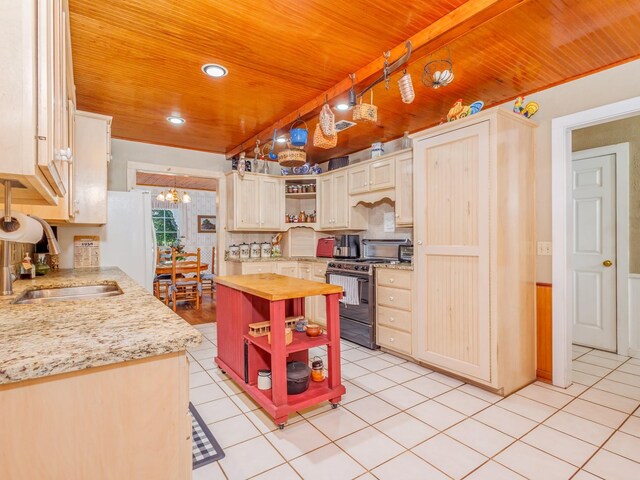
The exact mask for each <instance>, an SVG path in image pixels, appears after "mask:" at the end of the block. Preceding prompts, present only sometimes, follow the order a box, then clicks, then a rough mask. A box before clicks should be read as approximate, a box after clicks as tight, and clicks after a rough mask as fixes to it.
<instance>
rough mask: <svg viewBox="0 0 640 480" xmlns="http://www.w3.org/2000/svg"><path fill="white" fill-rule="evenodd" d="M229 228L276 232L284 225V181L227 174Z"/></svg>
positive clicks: (254, 175)
mask: <svg viewBox="0 0 640 480" xmlns="http://www.w3.org/2000/svg"><path fill="white" fill-rule="evenodd" d="M227 186H228V192H229V197H228V198H229V201H228V202H227V206H228V229H229V231H232V232H233V231H236V232H239V231H259V230H269V231H279V230H282V229H283V225H284V180H283V179H282V178H279V177H275V176H270V175H261V174H255V173H245V174H244V175H243V176H240V174H238V172H231V173H229V174H228V175H227Z"/></svg>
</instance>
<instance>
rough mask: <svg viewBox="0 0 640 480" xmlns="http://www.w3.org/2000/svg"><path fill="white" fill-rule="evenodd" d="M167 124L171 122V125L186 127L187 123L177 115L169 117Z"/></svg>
mask: <svg viewBox="0 0 640 480" xmlns="http://www.w3.org/2000/svg"><path fill="white" fill-rule="evenodd" d="M167 122H169V123H170V124H171V125H184V124H185V123H187V121H186V120H185V119H184V118H182V117H178V116H177V115H170V116H168V117H167Z"/></svg>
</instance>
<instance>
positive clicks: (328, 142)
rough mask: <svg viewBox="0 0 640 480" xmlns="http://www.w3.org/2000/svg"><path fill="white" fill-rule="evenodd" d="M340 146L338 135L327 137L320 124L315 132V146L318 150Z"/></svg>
mask: <svg viewBox="0 0 640 480" xmlns="http://www.w3.org/2000/svg"><path fill="white" fill-rule="evenodd" d="M337 144H338V134H337V133H336V134H334V135H330V136H329V135H325V134H324V132H323V131H322V127H321V125H320V124H319V123H318V124H317V125H316V129H315V131H314V132H313V146H314V147H318V148H325V149H326V148H333V147H335V146H336V145H337Z"/></svg>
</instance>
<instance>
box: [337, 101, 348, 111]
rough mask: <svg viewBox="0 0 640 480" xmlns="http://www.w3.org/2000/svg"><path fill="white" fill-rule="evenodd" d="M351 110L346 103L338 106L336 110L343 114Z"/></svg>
mask: <svg viewBox="0 0 640 480" xmlns="http://www.w3.org/2000/svg"><path fill="white" fill-rule="evenodd" d="M350 108H351V107H350V106H349V105H347V104H346V103H339V104H338V105H336V110H340V111H341V112H344V111H346V110H349V109H350Z"/></svg>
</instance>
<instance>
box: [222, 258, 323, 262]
mask: <svg viewBox="0 0 640 480" xmlns="http://www.w3.org/2000/svg"><path fill="white" fill-rule="evenodd" d="M333 260H334V259H333V258H328V257H267V258H262V257H261V258H246V259H244V260H240V259H235V258H234V259H231V258H229V259H227V262H236V263H254V262H323V263H329V262H332V261H333Z"/></svg>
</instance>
